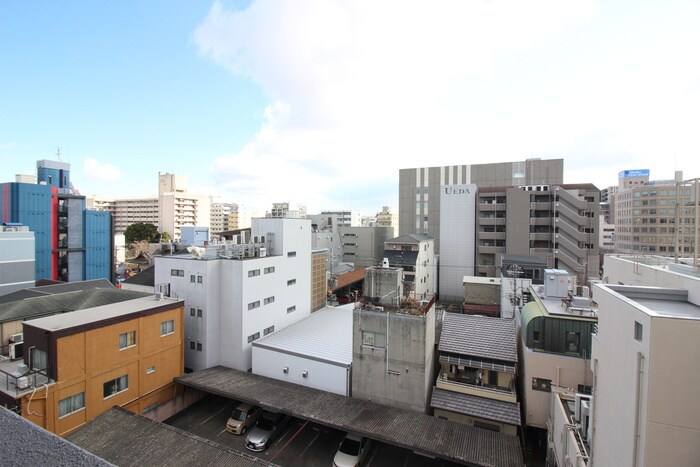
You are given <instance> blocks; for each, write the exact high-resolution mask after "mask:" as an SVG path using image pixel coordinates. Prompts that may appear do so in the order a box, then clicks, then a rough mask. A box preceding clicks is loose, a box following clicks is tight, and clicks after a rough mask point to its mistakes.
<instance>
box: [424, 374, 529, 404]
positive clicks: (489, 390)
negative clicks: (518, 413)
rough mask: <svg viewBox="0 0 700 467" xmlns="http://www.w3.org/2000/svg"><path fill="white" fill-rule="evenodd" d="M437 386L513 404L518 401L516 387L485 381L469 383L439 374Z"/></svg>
mask: <svg viewBox="0 0 700 467" xmlns="http://www.w3.org/2000/svg"><path fill="white" fill-rule="evenodd" d="M435 386H436V387H438V388H440V389H444V390H446V391H453V392H459V393H462V394H470V395H472V396H478V397H484V398H486V399H493V400H499V401H504V402H511V403H513V404H515V403H517V402H518V397H517V395H516V394H515V389H503V388H499V387H497V386H492V385H489V384H483V383H482V384H481V385H477V384H472V383H467V382H464V381H460V380H458V379H455V378H452V377H448V376H446V375H445V374H441V375H440V376H438V379H437V381H436V382H435Z"/></svg>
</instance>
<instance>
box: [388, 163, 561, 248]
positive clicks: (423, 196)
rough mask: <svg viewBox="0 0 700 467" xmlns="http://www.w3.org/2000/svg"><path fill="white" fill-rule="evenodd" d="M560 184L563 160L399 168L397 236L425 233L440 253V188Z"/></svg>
mask: <svg viewBox="0 0 700 467" xmlns="http://www.w3.org/2000/svg"><path fill="white" fill-rule="evenodd" d="M563 181H564V160H563V159H549V160H541V159H527V160H525V161H520V162H499V163H493V164H474V165H451V166H444V167H424V168H413V169H401V170H400V171H399V235H409V234H413V233H423V234H428V235H430V236H431V237H433V238H434V239H435V252H436V253H439V252H440V193H441V190H440V188H441V187H443V186H447V185H462V184H474V185H476V186H477V187H478V188H482V187H504V186H523V185H559V184H561V183H563Z"/></svg>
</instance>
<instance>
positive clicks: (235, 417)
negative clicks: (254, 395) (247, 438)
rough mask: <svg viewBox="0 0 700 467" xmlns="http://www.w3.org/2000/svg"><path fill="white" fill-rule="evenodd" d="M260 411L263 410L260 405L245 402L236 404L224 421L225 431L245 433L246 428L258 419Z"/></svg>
mask: <svg viewBox="0 0 700 467" xmlns="http://www.w3.org/2000/svg"><path fill="white" fill-rule="evenodd" d="M262 413H263V410H262V409H261V408H260V407H256V406H254V405H252V404H246V403H242V404H238V406H237V407H236V408H235V409H233V413H232V414H231V417H229V419H228V422H226V431H228V432H229V433H233V434H234V435H242V434H245V432H246V431H248V428H251V427H252V426H253V425H255V422H257V421H258V419H260V416H261V415H262Z"/></svg>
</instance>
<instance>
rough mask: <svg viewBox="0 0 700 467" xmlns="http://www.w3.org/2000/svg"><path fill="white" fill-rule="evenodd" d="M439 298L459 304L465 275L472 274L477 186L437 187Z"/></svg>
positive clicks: (462, 295) (462, 296)
mask: <svg viewBox="0 0 700 467" xmlns="http://www.w3.org/2000/svg"><path fill="white" fill-rule="evenodd" d="M439 232H440V260H439V261H440V281H439V284H440V285H439V291H438V294H439V296H440V300H443V301H452V302H458V303H461V302H462V300H463V299H464V286H463V285H462V279H464V276H474V275H475V274H474V264H475V253H474V252H475V246H474V245H475V241H476V185H473V184H471V185H447V186H443V187H441V188H440V230H439Z"/></svg>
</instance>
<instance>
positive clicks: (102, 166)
mask: <svg viewBox="0 0 700 467" xmlns="http://www.w3.org/2000/svg"><path fill="white" fill-rule="evenodd" d="M83 172H85V177H86V178H87V180H90V181H93V182H94V181H103V182H114V181H117V180H119V179H120V178H121V176H122V172H121V170H119V168H118V167H117V166H116V165H114V164H110V163H102V162H100V161H98V160H97V159H95V158H94V157H87V158H85V162H84V163H83ZM91 185H93V186H97V185H95V184H94V183H92V184H91Z"/></svg>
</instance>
